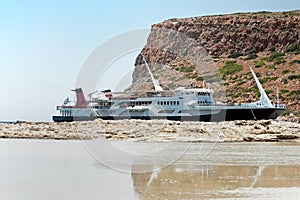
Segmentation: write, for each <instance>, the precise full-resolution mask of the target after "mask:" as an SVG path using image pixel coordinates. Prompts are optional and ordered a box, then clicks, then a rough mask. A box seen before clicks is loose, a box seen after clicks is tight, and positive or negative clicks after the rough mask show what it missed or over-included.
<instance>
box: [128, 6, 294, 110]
mask: <svg viewBox="0 0 300 200" xmlns="http://www.w3.org/2000/svg"><path fill="white" fill-rule="evenodd" d="M199 52H200V53H199ZM141 54H142V55H143V56H144V57H145V59H146V60H147V61H148V63H149V65H150V68H152V71H153V72H154V76H155V77H156V78H158V79H159V80H160V83H161V85H162V87H164V88H169V89H174V87H177V86H184V85H185V86H186V85H190V84H193V85H195V86H201V85H202V84H203V81H205V82H206V83H211V84H213V83H214V82H216V81H218V82H221V83H222V86H224V91H225V92H226V100H227V101H231V102H232V101H236V102H247V101H254V100H255V99H256V98H258V97H259V94H258V90H257V89H256V86H255V84H254V81H253V78H252V76H251V74H250V73H249V69H248V65H250V66H252V67H253V68H254V71H255V72H256V73H257V75H258V77H259V79H260V81H261V83H262V84H263V87H264V88H265V90H266V92H267V93H268V95H269V97H270V99H271V100H273V101H275V96H276V89H277V88H278V90H279V92H280V100H281V103H285V104H287V105H288V109H290V110H293V111H296V112H297V111H298V112H299V111H300V105H299V101H300V97H299V96H300V84H299V83H300V11H290V12H281V13H271V12H259V13H237V14H230V15H219V16H204V17H193V18H185V19H170V20H166V21H164V22H161V23H158V24H154V25H153V26H152V29H151V33H150V35H149V38H148V41H147V44H146V46H145V47H144V49H143V50H142V51H141ZM135 65H136V68H135V71H134V73H133V85H132V87H131V89H132V88H134V89H139V87H141V85H142V87H143V88H147V87H148V88H149V89H150V88H151V87H152V86H151V83H149V82H148V83H147V81H146V80H148V81H149V77H147V75H145V74H147V71H146V69H145V67H143V59H142V57H141V55H139V56H138V57H137V59H136V63H135ZM206 66H210V67H208V68H210V69H212V68H214V67H215V72H207V71H205V69H206V68H207V67H206ZM218 77H219V78H218Z"/></svg>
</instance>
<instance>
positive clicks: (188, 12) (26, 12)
mask: <svg viewBox="0 0 300 200" xmlns="http://www.w3.org/2000/svg"><path fill="white" fill-rule="evenodd" d="M295 9H300V1H299V0H285V1H283V0H264V1H262V0H251V1H250V0H249V1H246V0H226V1H225V0H210V1H207V0H206V1H201V0H184V1H183V0H181V1H176V0H151V1H150V0H149V1H137V0H134V1H105V2H104V1H99V0H85V1H79V0H64V1H57V0H51V1H50V0H48V1H46V0H39V1H38V0H35V1H34V0H24V1H19V0H10V1H4V0H1V1H0V26H1V31H0V89H1V102H0V121H7V120H34V121H50V120H51V116H52V115H53V114H55V113H56V111H55V106H56V105H57V104H60V103H61V101H62V100H63V99H65V98H66V97H67V96H70V95H71V93H70V92H69V91H70V89H72V88H73V87H74V84H75V81H76V77H77V75H78V73H79V71H80V68H81V66H82V64H83V63H84V61H85V59H86V58H87V57H88V56H89V54H90V53H91V52H92V51H93V50H94V49H95V48H96V47H97V46H99V45H100V44H102V43H103V42H105V41H106V40H108V39H110V38H111V37H113V36H115V35H118V34H120V33H122V32H126V31H130V30H134V29H140V28H150V27H151V25H152V24H154V23H158V22H161V21H163V20H166V19H169V18H174V17H176V18H181V17H191V16H202V15H213V14H224V13H234V12H245V11H263V10H267V11H285V10H295ZM145 39H146V38H145ZM136 54H137V52H136V53H133V54H131V55H130V56H129V57H128V59H127V61H124V62H120V63H122V65H124V63H128V64H129V65H131V66H126V67H128V69H130V68H133V62H134V57H135V55H136ZM129 58H130V59H129ZM125 60H126V59H125ZM70 97H72V95H71V96H70Z"/></svg>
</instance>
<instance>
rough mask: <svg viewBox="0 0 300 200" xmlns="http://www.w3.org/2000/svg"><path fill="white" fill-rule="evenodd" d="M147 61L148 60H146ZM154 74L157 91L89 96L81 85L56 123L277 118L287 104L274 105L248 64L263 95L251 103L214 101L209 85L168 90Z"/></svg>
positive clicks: (56, 118) (54, 119)
mask: <svg viewBox="0 0 300 200" xmlns="http://www.w3.org/2000/svg"><path fill="white" fill-rule="evenodd" d="M144 61H145V60H144ZM145 63H146V66H147V69H148V71H149V73H150V75H151V79H152V81H153V84H154V88H155V91H149V92H137V93H131V94H126V93H117V92H115V93H114V92H111V90H104V91H100V92H97V93H94V94H93V95H90V99H89V100H86V97H85V95H84V93H83V90H82V89H81V88H77V89H75V90H73V91H75V93H76V101H75V102H74V104H73V105H70V103H69V102H68V101H67V102H64V103H63V105H60V106H57V110H58V111H59V112H60V115H58V116H53V117H52V118H53V121H55V122H71V121H83V120H94V119H97V118H101V119H104V120H106V119H107V120H121V119H143V120H150V119H167V120H179V121H181V120H182V121H186V120H189V121H207V122H210V121H229V120H261V119H275V118H277V117H278V116H279V115H280V114H281V113H282V112H283V111H284V110H285V109H286V107H285V105H282V104H279V103H278V100H277V103H276V104H272V103H271V101H270V99H269V97H268V96H267V94H266V92H265V91H264V89H263V87H262V85H261V84H260V82H259V80H258V78H257V77H256V75H255V73H254V71H253V70H252V68H251V67H250V66H249V68H250V71H251V73H252V75H253V78H254V79H255V82H256V85H257V87H258V89H259V92H260V98H259V100H258V101H256V102H252V103H239V104H238V103H235V104H225V103H218V102H215V101H214V98H213V93H214V92H213V90H212V89H210V88H184V87H179V88H177V89H175V90H174V91H165V90H163V89H162V87H161V86H160V85H159V83H158V81H157V80H155V79H154V77H153V74H152V73H151V71H150V68H149V66H148V64H147V62H146V61H145Z"/></svg>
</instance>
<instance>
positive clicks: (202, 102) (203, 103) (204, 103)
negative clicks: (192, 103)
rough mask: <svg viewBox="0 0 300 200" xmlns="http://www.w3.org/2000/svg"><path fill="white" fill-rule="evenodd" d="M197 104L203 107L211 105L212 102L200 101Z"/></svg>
mask: <svg viewBox="0 0 300 200" xmlns="http://www.w3.org/2000/svg"><path fill="white" fill-rule="evenodd" d="M197 103H198V104H201V105H211V102H207V101H198V102H197Z"/></svg>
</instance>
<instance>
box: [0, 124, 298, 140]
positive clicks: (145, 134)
mask: <svg viewBox="0 0 300 200" xmlns="http://www.w3.org/2000/svg"><path fill="white" fill-rule="evenodd" d="M0 138H23V139H24V138H27V139H56V140H86V139H104V140H124V141H146V142H170V141H176V142H257V141H268V142H279V141H290V140H292V141H299V142H300V123H298V122H290V121H282V120H259V121H242V120H241V121H229V122H218V123H216V122H180V121H168V120H149V121H143V120H119V121H111V120H100V119H97V120H95V121H82V122H69V123H67V122H63V123H54V122H21V121H18V122H16V123H2V124H0Z"/></svg>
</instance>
